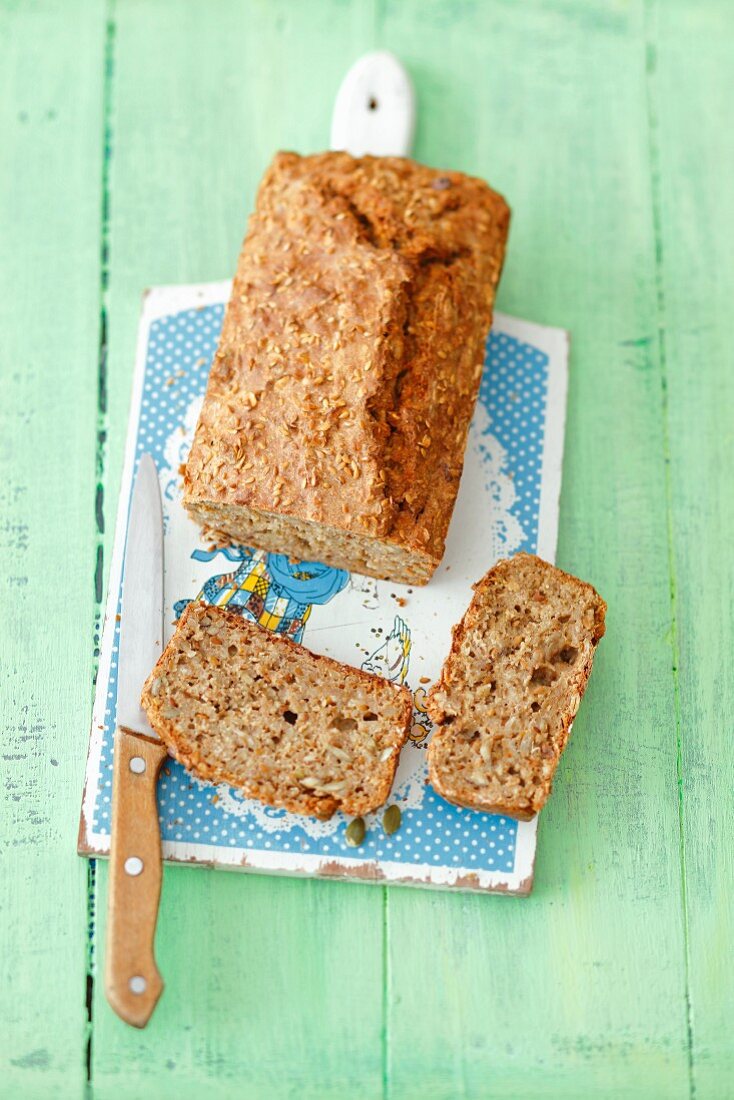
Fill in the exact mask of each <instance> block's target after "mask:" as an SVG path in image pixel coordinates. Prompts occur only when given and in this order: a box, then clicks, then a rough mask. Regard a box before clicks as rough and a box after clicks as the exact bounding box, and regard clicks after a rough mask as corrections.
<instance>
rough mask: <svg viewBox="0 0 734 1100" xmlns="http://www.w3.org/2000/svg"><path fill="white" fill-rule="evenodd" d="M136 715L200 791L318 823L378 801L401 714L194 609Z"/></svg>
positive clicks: (359, 677)
mask: <svg viewBox="0 0 734 1100" xmlns="http://www.w3.org/2000/svg"><path fill="white" fill-rule="evenodd" d="M142 705H143V708H144V709H145V712H146V713H147V715H148V720H149V721H150V724H151V726H152V728H153V729H154V730H155V732H156V733H157V734H158V736H159V737H160V738H161V740H162V741H163V743H164V744H165V745H166V748H167V749H168V751H169V753H170V754H171V756H174V757H175V758H176V759H177V760H180V761H181V763H182V764H183V765H184V766H185V767H186V768H188V769H189V770H190V771H191V772H193V773H194V774H195V775H197V776H198V777H199V778H200V779H206V780H210V781H211V782H212V783H229V784H230V785H231V786H233V787H238V788H239V789H240V790H241V791H243V792H244V794H245V795H247V797H248V798H258V799H260V801H261V802H265V803H267V804H268V805H270V806H281V807H283V808H285V809H286V810H292V811H293V812H294V813H299V814H315V815H316V816H318V817H330V816H331V815H332V814H333V813H334V811H335V810H344V812H345V813H348V814H364V813H368V812H369V811H371V810H374V809H376V808H377V807H378V806H381V805H382V804H383V803H384V802H385V801H386V799H387V797H388V795H389V793H390V788H391V786H392V782H393V779H394V777H395V770H396V768H397V765H398V759H399V757H400V750H401V749H402V747H403V745H404V744H405V741H406V739H407V736H408V731H409V729H410V723H411V718H412V713H413V707H412V698H411V694H410V692H409V691H408V689H407V688H405V687H398V686H397V685H395V684H392V683H390V682H389V681H388V680H384V679H382V678H381V677H379V676H372V675H370V674H369V673H366V672H362V671H359V670H357V669H354V668H350V667H348V666H347V665H343V664H340V663H339V662H338V661H333V660H331V659H330V658H328V657H320V656H317V655H316V654H315V653H311V652H310V650H308V649H305V648H304V647H303V646H301V645H297V644H296V643H295V642H292V641H290V640H289V639H287V638H284V637H283V636H282V635H278V634H274V633H272V632H271V631H268V630H265V629H264V628H263V627H260V626H257V625H256V624H254V623H252V622H250V621H248V620H246V619H244V618H243V617H242V616H241V615H238V614H236V613H234V612H231V611H226V610H224V609H222V608H220V607H212V606H209V605H207V604H203V603H192V604H189V605H188V607H187V608H186V609H185V611H184V613H183V615H182V616H181V618H180V620H179V622H178V625H177V627H176V631H175V633H174V635H173V637H172V638H171V641H170V642H169V643H168V645H167V646H166V649H165V650H164V652H163V654H162V655H161V658H160V660H159V661H158V663H157V664H156V666H155V668H154V669H153V671H152V672H151V674H150V676H149V677H148V679H147V681H146V683H145V686H144V688H143V695H142Z"/></svg>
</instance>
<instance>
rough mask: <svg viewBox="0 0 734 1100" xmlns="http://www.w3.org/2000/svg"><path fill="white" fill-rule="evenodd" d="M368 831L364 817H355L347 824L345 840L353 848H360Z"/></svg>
mask: <svg viewBox="0 0 734 1100" xmlns="http://www.w3.org/2000/svg"><path fill="white" fill-rule="evenodd" d="M366 832H367V830H366V828H365V824H364V820H363V818H361V817H355V818H354V820H353V821H350V822H349V824H348V825H347V831H346V834H345V840H346V842H347V844H349V845H350V846H351V847H352V848H359V846H360V844H362V842H363V841H364V838H365V834H366Z"/></svg>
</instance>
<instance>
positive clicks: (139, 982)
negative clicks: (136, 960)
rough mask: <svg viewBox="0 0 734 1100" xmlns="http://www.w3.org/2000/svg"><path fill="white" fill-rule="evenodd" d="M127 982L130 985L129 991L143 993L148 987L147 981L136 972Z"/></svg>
mask: <svg viewBox="0 0 734 1100" xmlns="http://www.w3.org/2000/svg"><path fill="white" fill-rule="evenodd" d="M127 984H128V985H129V987H130V992H131V993H145V991H146V989H147V988H148V983H147V982H146V980H145V978H144V977H142V975H141V974H136V975H135V976H134V977H133V978H131V979H130V981H129V982H128V983H127Z"/></svg>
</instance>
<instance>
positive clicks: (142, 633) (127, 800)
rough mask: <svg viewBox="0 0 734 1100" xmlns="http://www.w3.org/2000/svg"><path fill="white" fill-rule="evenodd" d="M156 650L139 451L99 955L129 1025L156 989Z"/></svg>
mask: <svg viewBox="0 0 734 1100" xmlns="http://www.w3.org/2000/svg"><path fill="white" fill-rule="evenodd" d="M162 647H163V514H162V508H161V494H160V486H159V484H158V471H157V470H156V467H155V462H154V461H153V459H152V458H151V456H150V455H143V456H142V458H141V459H140V463H139V465H138V472H137V476H136V478H135V485H134V487H133V492H132V500H131V504H130V514H129V518H128V528H127V542H126V545H125V560H124V565H123V582H122V607H121V615H120V641H119V652H118V680H117V685H118V686H117V731H116V734H115V759H114V766H113V780H112V838H111V845H110V887H109V896H108V904H107V955H106V959H105V991H106V994H107V1000H108V1001H109V1003H110V1005H111V1006H112V1008H113V1009H114V1010H115V1012H116V1013H117V1015H118V1016H120V1017H121V1018H122V1019H123V1020H125V1021H126V1022H127V1023H129V1024H132V1025H133V1026H134V1027H145V1025H146V1024H147V1022H148V1020H149V1019H150V1017H151V1015H152V1013H153V1009H154V1008H155V1006H156V1003H157V1001H158V998H159V997H160V995H161V993H162V991H163V980H162V978H161V975H160V972H159V970H158V967H157V966H156V961H155V954H154V950H153V943H154V938H155V926H156V921H157V918H158V902H159V900H160V892H161V877H162V868H161V837H160V828H159V825H158V806H157V802H156V784H157V780H158V773H159V771H160V769H161V765H162V763H163V761H164V760H165V758H166V749H165V747H164V746H163V745H162V744H161V742H160V741H159V740H158V738H157V737H156V735H155V734H154V732H153V730H152V729H151V727H150V724H149V723H148V719H147V718H146V715H145V712H144V711H143V709H142V708H141V706H140V693H141V690H142V687H143V683H144V682H145V680H146V678H147V676H148V674H149V672H150V671H151V669H152V668H153V665H154V664H155V662H156V661H157V660H158V657H159V656H160V654H161V650H162Z"/></svg>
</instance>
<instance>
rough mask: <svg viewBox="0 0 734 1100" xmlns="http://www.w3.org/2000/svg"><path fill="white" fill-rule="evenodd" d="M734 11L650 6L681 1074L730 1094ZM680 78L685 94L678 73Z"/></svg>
mask: <svg viewBox="0 0 734 1100" xmlns="http://www.w3.org/2000/svg"><path fill="white" fill-rule="evenodd" d="M733 16H734V13H733V12H732V8H731V5H730V4H727V3H710V4H706V5H703V6H697V7H690V6H689V5H686V4H682V3H674V4H664V3H656V4H654V5H652V4H651V5H650V8H649V12H648V43H649V44H648V54H647V67H648V72H649V88H650V104H649V110H650V142H651V154H652V169H653V173H652V184H653V195H654V200H655V215H656V216H655V225H656V233H657V240H656V244H657V249H658V252H659V255H660V277H659V282H658V307H659V309H658V317H657V328H656V333H655V335H656V339H657V340H658V344H659V352H660V356H661V358H662V360H663V362H664V374H663V382H664V401H665V411H666V420H667V424H666V428H667V431H666V450H665V460H666V467H667V470H668V481H669V497H670V538H671V595H672V598H673V601H674V611H675V630H674V633H673V638H672V641H673V646H674V665H675V672H676V677H677V693H678V710H677V715H676V718H677V729H678V739H679V745H680V761H679V770H680V795H681V821H682V825H683V841H684V843H683V848H682V854H683V857H684V861H685V882H686V902H687V933H688V940H687V946H688V968H689V985H690V1004H689V1018H690V1028H691V1043H692V1049H691V1074H692V1082H693V1085H694V1087H695V1095H696V1097H697V1100H702V1098H706V1100H714V1098H716V1097H721V1096H730V1095H732V1094H734V1027H733V1026H732V1019H734V981H733V980H732V979H733V972H734V968H733V967H732V962H731V960H732V956H733V955H734V905H733V904H732V896H733V895H734V845H733V844H732V836H734V803H733V801H732V776H733V775H734V737H732V718H731V716H732V713H734V677H733V676H732V653H734V622H733V619H732V607H734V557H733V555H732V547H734V487H733V480H734V370H733V369H732V364H734V329H733V328H732V323H731V302H732V300H733V299H734V190H733V189H732V182H731V181H732V179H734V134H733V133H732V130H731V126H730V124H729V120H730V118H731V112H732V108H733V107H734V66H733V65H732V58H733V57H734V18H733ZM682 74H685V82H684V88H681V75H682Z"/></svg>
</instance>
